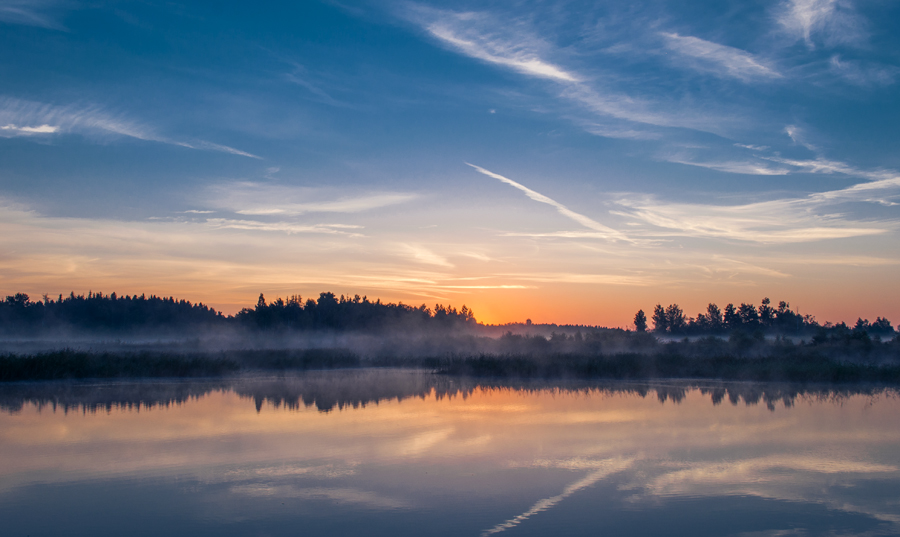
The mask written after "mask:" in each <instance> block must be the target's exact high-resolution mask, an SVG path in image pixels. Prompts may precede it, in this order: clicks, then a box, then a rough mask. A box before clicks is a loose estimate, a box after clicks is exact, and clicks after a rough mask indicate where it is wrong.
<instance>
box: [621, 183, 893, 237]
mask: <svg viewBox="0 0 900 537" xmlns="http://www.w3.org/2000/svg"><path fill="white" fill-rule="evenodd" d="M821 196H822V195H821V194H814V195H810V196H808V197H806V198H798V199H783V200H774V201H765V202H759V203H750V204H745V205H707V204H694V203H665V202H659V201H656V200H655V199H653V198H650V197H645V198H643V199H623V200H620V201H619V202H618V203H619V205H621V206H623V207H626V208H628V209H629V210H628V211H627V212H623V213H621V214H622V215H623V216H625V215H629V216H631V217H632V218H635V219H637V220H640V221H642V222H644V223H646V224H649V225H651V226H654V227H657V228H663V229H666V230H669V231H670V232H671V233H673V234H675V235H680V236H689V237H708V238H722V239H730V240H739V241H747V242H756V243H769V244H784V243H799V242H811V241H819V240H825V239H841V238H850V237H860V236H865V235H878V234H883V233H886V232H888V231H889V230H891V229H893V228H894V227H896V226H894V225H893V224H891V223H890V222H877V221H876V222H872V221H866V222H860V221H854V220H852V219H849V218H847V217H845V216H843V215H840V214H828V213H825V214H818V211H817V210H816V209H819V208H821V206H823V205H826V204H827V203H823V202H827V201H829V200H827V199H825V198H822V197H821ZM648 233H649V234H650V235H656V234H657V232H654V231H652V230H651V231H649V232H648Z"/></svg>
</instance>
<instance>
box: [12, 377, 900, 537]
mask: <svg viewBox="0 0 900 537" xmlns="http://www.w3.org/2000/svg"><path fill="white" fill-rule="evenodd" d="M0 411H2V412H0V516H2V518H3V520H4V521H6V522H5V524H6V526H5V527H6V528H8V530H9V533H7V534H9V535H19V534H22V535H26V534H29V535H53V534H62V533H64V534H68V535H118V534H122V533H128V534H138V535H143V534H146V535H159V534H162V533H184V532H186V531H188V530H189V532H190V533H192V534H199V535H207V534H208V535H213V534H215V535H246V534H248V533H249V534H267V535H296V534H297V532H298V529H302V530H303V532H304V533H309V534H367V535H421V534H426V535H495V534H502V533H509V534H512V535H515V534H522V535H548V534H566V535H597V534H601V533H610V534H617V535H654V534H666V535H746V534H760V535H772V534H779V535H784V534H788V535H794V534H797V535H826V534H827V535H832V534H842V535H854V534H869V535H879V534H881V535H892V534H896V533H897V532H898V531H900V508H898V507H897V504H896V502H895V501H894V499H895V498H896V497H898V492H900V449H898V448H900V427H898V425H900V418H898V416H900V412H898V411H900V398H898V394H897V392H896V390H894V389H892V388H879V387H865V386H856V387H843V388H841V387H838V388H835V387H833V386H831V387H829V386H822V387H815V386H808V385H807V386H797V385H790V384H760V383H743V382H718V381H651V382H630V383H624V382H589V381H575V380H571V381H553V382H549V383H548V382H545V381H537V380H514V379H507V380H478V379H471V378H464V377H454V376H447V375H435V374H430V373H428V372H425V371H410V370H396V369H378V370H370V369H356V370H336V371H316V372H306V373H300V374H288V375H281V376H274V377H273V376H255V377H249V378H230V379H213V380H208V381H196V380H186V381H165V382H153V381H137V382H134V381H128V382H97V381H91V382H80V383H78V382H57V383H13V384H6V385H3V386H2V387H0ZM48 504H50V505H53V510H54V512H55V513H56V514H55V516H54V517H45V516H43V515H42V514H41V513H42V512H43V509H42V507H41V506H44V505H48ZM136 520H140V521H142V523H141V524H135V521H136ZM5 533H6V532H5Z"/></svg>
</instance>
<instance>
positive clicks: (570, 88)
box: [403, 6, 765, 139]
mask: <svg viewBox="0 0 900 537" xmlns="http://www.w3.org/2000/svg"><path fill="white" fill-rule="evenodd" d="M403 17H404V18H406V19H407V20H410V21H412V22H413V23H415V24H416V25H418V26H419V27H421V28H422V29H424V30H425V31H426V32H428V34H429V35H430V36H431V37H433V38H434V39H436V40H437V41H438V42H439V43H441V44H442V45H444V46H445V47H448V48H450V49H451V50H454V51H456V52H459V53H460V54H463V55H465V56H468V57H470V58H474V59H477V60H480V61H484V62H487V63H490V64H492V65H497V66H500V67H503V68H507V69H511V70H514V71H516V72H518V73H521V74H523V75H526V76H529V77H532V78H538V79H544V80H549V81H552V82H555V83H556V84H557V88H559V97H560V98H561V99H562V100H563V101H564V102H566V103H567V104H568V105H571V104H575V105H576V106H578V107H579V109H581V110H586V111H588V112H590V113H591V114H593V115H594V120H593V121H585V120H584V119H579V120H576V121H575V122H576V123H578V124H580V125H582V126H583V127H584V129H585V130H586V131H588V132H590V133H592V134H597V135H599V136H605V137H611V138H626V139H654V138H658V137H659V134H658V133H654V132H652V131H651V130H650V129H647V128H646V125H651V126H663V127H684V128H690V129H698V130H702V131H707V132H719V131H721V130H722V129H723V128H725V127H726V126H727V125H729V124H731V123H733V122H734V121H735V118H733V117H729V118H725V117H719V116H716V115H715V114H714V113H712V112H711V111H709V109H708V107H707V109H705V110H696V109H695V110H683V111H681V112H673V111H672V105H671V104H672V103H669V104H666V103H663V102H660V99H658V98H652V99H642V98H640V97H638V96H636V95H633V94H632V93H630V92H622V91H617V90H615V89H614V88H613V87H611V86H609V85H608V84H601V83H599V82H598V79H599V78H600V77H599V76H598V75H597V74H596V73H595V74H591V75H586V74H582V73H579V72H578V71H577V70H576V69H573V68H569V67H566V66H564V65H563V64H562V61H552V60H550V59H548V58H560V59H563V58H565V57H566V56H567V54H566V53H565V52H564V50H563V49H562V48H560V47H558V46H554V45H553V44H551V43H549V42H547V41H545V40H544V39H542V38H540V37H537V36H536V35H535V34H534V33H533V32H532V31H531V30H530V25H529V24H527V23H524V22H522V21H509V20H505V19H502V18H499V17H497V16H496V15H494V14H489V13H484V12H477V13H476V12H462V13H460V12H450V11H437V10H433V9H430V8H425V7H421V6H412V7H410V8H409V9H408V10H406V11H405V12H404V13H403ZM734 63H735V69H738V67H737V63H738V62H737V61H735V62H734ZM760 66H761V67H765V66H762V64H760ZM748 69H749V68H748V67H746V66H745V67H744V70H745V71H747V70H748ZM613 78H619V77H613ZM606 79H607V81H611V80H612V78H610V77H606ZM682 107H683V103H682ZM636 124H637V125H636ZM640 124H644V125H640Z"/></svg>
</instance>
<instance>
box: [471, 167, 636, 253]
mask: <svg viewBox="0 0 900 537" xmlns="http://www.w3.org/2000/svg"><path fill="white" fill-rule="evenodd" d="M466 164H467V165H469V166H471V167H472V168H474V169H475V170H476V171H478V173H481V174H484V175H487V176H488V177H493V178H494V179H497V180H498V181H501V182H503V183H506V184H508V185H510V186H511V187H513V188H517V189H519V190H521V191H522V192H524V193H525V195H526V196H528V197H529V198H531V199H533V200H534V201H537V202H539V203H546V204H547V205H550V206H551V207H554V208H556V210H557V212H559V214H561V215H563V216H565V217H566V218H569V219H571V220H573V221H575V222H577V223H579V224H581V225H582V226H584V227H586V228H588V229H592V230H594V231H595V232H596V233H597V234H600V235H602V236H604V237H605V238H607V239H616V240H628V238H627V237H625V235H623V234H622V233H620V232H619V231H616V230H615V229H612V228H611V227H607V226H604V225H603V224H601V223H600V222H597V221H596V220H593V219H591V218H588V217H587V216H584V215H583V214H579V213H576V212H575V211H573V210H571V209H569V208H568V207H566V206H565V205H563V204H562V203H559V202H558V201H556V200H553V199H550V198H548V197H547V196H545V195H543V194H541V193H539V192H535V191H534V190H531V189H530V188H528V187H526V186H524V185H521V184H519V183H517V182H515V181H513V180H512V179H509V178H507V177H503V176H502V175H499V174H496V173H494V172H492V171H488V170H485V169H484V168H482V167H480V166H476V165H474V164H469V163H468V162H467V163H466Z"/></svg>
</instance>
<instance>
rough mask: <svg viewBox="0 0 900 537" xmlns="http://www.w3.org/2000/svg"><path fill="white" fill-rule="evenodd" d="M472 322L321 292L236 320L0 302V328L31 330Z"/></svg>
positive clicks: (69, 302)
mask: <svg viewBox="0 0 900 537" xmlns="http://www.w3.org/2000/svg"><path fill="white" fill-rule="evenodd" d="M474 324H476V321H475V314H474V313H473V312H472V310H470V309H469V308H468V307H466V306H463V307H462V309H460V310H457V309H456V308H454V307H445V306H443V305H441V304H438V305H436V306H435V307H434V309H431V308H428V307H426V306H425V305H424V304H423V305H422V306H418V307H414V306H408V305H406V304H403V303H399V304H387V303H382V302H381V300H376V301H375V302H372V301H370V300H369V299H368V298H367V297H362V298H360V297H359V295H357V296H354V297H352V298H350V297H345V296H343V295H341V296H340V298H337V297H335V295H334V293H321V294H320V295H319V299H318V300H311V299H310V300H306V302H303V301H302V299H301V297H300V296H298V295H295V296H291V297H289V298H288V299H287V300H284V299H281V298H279V299H277V300H275V301H273V302H271V303H267V302H266V300H265V297H264V296H263V295H262V294H260V295H259V300H258V301H257V304H256V307H255V308H253V309H250V308H244V309H243V310H241V311H240V313H238V314H237V315H235V316H233V317H232V316H225V315H223V314H222V313H221V312H218V311H216V310H215V309H213V308H211V307H209V306H206V305H204V304H202V303H196V304H192V303H191V302H189V301H187V300H175V299H174V298H172V297H169V298H164V297H157V296H154V295H151V296H149V297H147V296H145V295H140V296H138V295H133V296H128V295H124V296H117V295H116V293H112V294H109V295H104V294H103V293H94V292H89V293H88V294H87V296H85V295H76V294H75V293H71V294H69V296H68V297H63V295H59V297H58V298H57V299H53V298H50V297H48V296H46V295H45V296H44V297H43V300H38V301H32V300H31V299H30V297H29V296H28V295H26V294H24V293H17V294H15V295H13V296H7V297H6V300H5V301H2V302H0V331H2V332H6V333H30V332H39V331H42V330H52V329H59V328H71V329H79V330H86V331H93V332H123V331H126V332H127V331H140V330H147V329H150V330H154V329H164V330H171V331H185V330H192V329H196V328H199V327H215V326H240V327H244V328H248V329H253V330H259V329H262V330H267V329H295V330H310V329H311V330H317V329H333V330H377V329H388V328H394V329H400V328H415V329H421V330H426V329H434V328H437V329H447V328H454V327H461V326H469V325H474Z"/></svg>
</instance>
